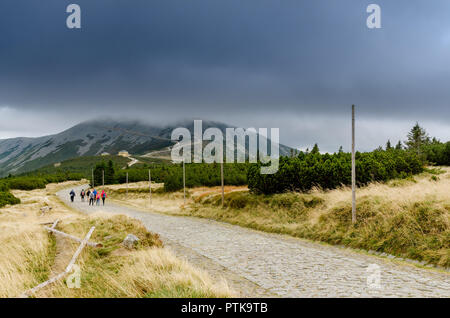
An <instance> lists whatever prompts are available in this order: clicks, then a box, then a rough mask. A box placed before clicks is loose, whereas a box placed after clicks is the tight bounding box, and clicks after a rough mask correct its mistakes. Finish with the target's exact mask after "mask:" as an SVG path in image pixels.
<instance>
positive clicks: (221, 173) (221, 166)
mask: <svg viewBox="0 0 450 318" xmlns="http://www.w3.org/2000/svg"><path fill="white" fill-rule="evenodd" d="M220 179H221V183H222V208H223V203H224V201H225V191H224V186H223V160H222V162H221V163H220Z"/></svg>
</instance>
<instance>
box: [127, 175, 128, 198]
mask: <svg viewBox="0 0 450 318" xmlns="http://www.w3.org/2000/svg"><path fill="white" fill-rule="evenodd" d="M127 198H128V172H127Z"/></svg>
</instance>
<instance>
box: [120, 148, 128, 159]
mask: <svg viewBox="0 0 450 318" xmlns="http://www.w3.org/2000/svg"><path fill="white" fill-rule="evenodd" d="M119 156H122V157H129V156H130V154H129V153H128V151H126V150H122V151H119Z"/></svg>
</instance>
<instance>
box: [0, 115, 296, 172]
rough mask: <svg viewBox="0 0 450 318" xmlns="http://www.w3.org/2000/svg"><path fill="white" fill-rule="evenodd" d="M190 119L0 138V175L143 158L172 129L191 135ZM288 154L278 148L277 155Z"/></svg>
mask: <svg viewBox="0 0 450 318" xmlns="http://www.w3.org/2000/svg"><path fill="white" fill-rule="evenodd" d="M202 124H203V130H205V129H207V128H210V127H217V128H219V129H220V130H221V131H222V132H225V128H228V127H233V128H234V126H230V125H226V124H224V123H221V122H217V121H203V122H202ZM193 125H194V123H193V120H192V121H190V120H183V121H179V122H175V123H173V124H166V125H158V124H147V123H144V122H142V121H139V120H123V121H118V120H103V121H99V120H89V121H85V122H81V123H79V124H77V125H75V126H72V127H70V128H68V129H66V130H64V131H62V132H60V133H57V134H51V135H46V136H41V137H14V138H8V139H0V176H5V175H8V174H18V173H23V172H28V171H32V170H35V169H38V168H40V167H43V166H45V165H48V164H53V163H58V162H61V161H64V160H67V159H71V158H75V157H81V156H96V155H100V154H102V153H104V152H107V153H110V154H117V153H118V152H119V151H121V150H126V151H128V152H129V153H130V154H134V155H145V154H148V153H151V152H152V151H157V150H161V149H164V148H168V147H170V146H172V145H173V144H174V141H172V140H171V133H172V130H173V129H175V128H177V127H185V128H187V129H189V130H190V131H191V133H193ZM289 151H290V148H289V147H287V146H283V145H280V155H286V154H288V153H289Z"/></svg>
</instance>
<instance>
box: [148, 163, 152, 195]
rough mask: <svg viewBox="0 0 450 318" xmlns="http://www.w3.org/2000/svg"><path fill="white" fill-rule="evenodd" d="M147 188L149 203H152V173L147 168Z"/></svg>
mask: <svg viewBox="0 0 450 318" xmlns="http://www.w3.org/2000/svg"><path fill="white" fill-rule="evenodd" d="M148 189H149V190H150V204H152V175H151V173H150V169H148Z"/></svg>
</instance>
